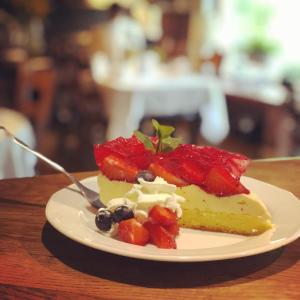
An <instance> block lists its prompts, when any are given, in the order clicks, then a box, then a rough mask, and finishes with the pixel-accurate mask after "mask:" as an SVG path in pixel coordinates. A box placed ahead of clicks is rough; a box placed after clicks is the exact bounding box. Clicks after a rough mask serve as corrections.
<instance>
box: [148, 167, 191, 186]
mask: <svg viewBox="0 0 300 300" xmlns="http://www.w3.org/2000/svg"><path fill="white" fill-rule="evenodd" d="M149 170H150V171H151V172H152V173H153V174H154V175H156V176H160V177H162V178H163V179H164V180H166V181H167V182H168V183H171V184H175V185H176V186H185V185H188V183H187V182H186V181H184V180H183V179H181V178H179V177H177V176H175V175H174V174H172V173H171V172H169V171H167V170H166V169H165V168H164V167H163V166H161V165H159V164H158V163H155V162H153V163H152V164H151V165H150V166H149Z"/></svg>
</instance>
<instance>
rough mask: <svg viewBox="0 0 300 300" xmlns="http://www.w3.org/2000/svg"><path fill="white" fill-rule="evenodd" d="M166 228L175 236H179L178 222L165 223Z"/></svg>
mask: <svg viewBox="0 0 300 300" xmlns="http://www.w3.org/2000/svg"><path fill="white" fill-rule="evenodd" d="M164 228H165V229H166V230H167V231H168V232H169V233H171V234H172V235H173V236H177V235H178V234H179V225H178V223H177V222H176V223H173V224H171V225H164Z"/></svg>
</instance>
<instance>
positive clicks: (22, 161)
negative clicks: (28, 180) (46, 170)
mask: <svg viewBox="0 0 300 300" xmlns="http://www.w3.org/2000/svg"><path fill="white" fill-rule="evenodd" d="M0 125H2V126H4V127H6V128H7V129H8V130H9V131H10V132H11V133H13V134H14V135H15V136H17V137H18V138H19V139H20V140H22V141H24V142H25V143H26V144H28V145H29V146H30V147H32V148H34V147H35V135H34V132H33V129H32V126H31V124H30V122H29V121H28V120H27V119H26V118H25V117H24V116H23V115H21V114H20V113H18V112H16V111H13V110H10V109H6V108H0ZM35 164H36V157H35V156H33V155H32V154H30V153H29V152H27V151H25V150H24V149H23V148H21V147H20V146H18V145H17V144H15V143H14V142H13V141H12V140H11V139H10V138H9V137H7V136H6V135H5V133H4V132H3V130H0V179H3V178H14V177H29V176H33V175H34V174H35V171H34V166H35Z"/></svg>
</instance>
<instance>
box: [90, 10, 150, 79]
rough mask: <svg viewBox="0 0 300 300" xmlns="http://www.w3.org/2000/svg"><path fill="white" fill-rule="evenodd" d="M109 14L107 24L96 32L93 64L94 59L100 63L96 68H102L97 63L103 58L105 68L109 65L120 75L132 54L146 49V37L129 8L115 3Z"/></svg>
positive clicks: (112, 71) (111, 71)
mask: <svg viewBox="0 0 300 300" xmlns="http://www.w3.org/2000/svg"><path fill="white" fill-rule="evenodd" d="M108 14H109V20H108V21H107V22H106V24H101V26H99V28H98V29H97V30H96V31H95V34H94V36H95V40H94V41H93V43H94V45H93V54H94V58H95V59H94V60H93V59H92V65H93V61H94V63H95V64H97V65H98V66H96V68H100V69H101V67H100V63H96V62H97V61H98V62H99V61H100V60H101V61H102V63H101V64H102V65H103V66H102V67H103V68H105V69H107V68H108V65H109V66H110V68H109V69H110V73H113V75H120V73H121V72H122V67H123V65H124V63H125V62H126V61H127V60H128V59H129V58H130V57H131V56H133V55H138V54H140V53H142V52H143V51H144V50H145V49H146V37H145V34H144V32H143V29H142V27H141V26H140V25H139V23H138V22H137V21H136V20H135V19H134V18H133V17H132V16H131V14H130V11H129V10H128V9H125V8H123V7H121V6H119V5H118V4H113V5H112V6H111V7H110V8H109V10H108ZM100 58H101V59H100ZM92 67H93V66H92ZM101 72H102V71H101ZM102 73H105V72H102Z"/></svg>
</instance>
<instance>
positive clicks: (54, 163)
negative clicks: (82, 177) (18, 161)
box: [0, 125, 83, 194]
mask: <svg viewBox="0 0 300 300" xmlns="http://www.w3.org/2000/svg"><path fill="white" fill-rule="evenodd" d="M0 129H2V130H4V132H5V133H6V134H7V135H8V136H9V137H11V138H12V139H13V141H14V142H15V143H16V144H18V145H19V146H21V147H22V148H24V149H26V150H27V151H29V152H31V153H32V154H34V155H35V156H37V157H38V158H40V159H41V160H43V161H44V162H46V163H47V164H49V165H50V166H51V167H52V168H53V169H55V170H57V171H59V172H62V173H63V174H65V175H66V176H67V177H68V178H69V179H70V180H71V181H72V182H73V183H74V184H76V186H77V187H78V188H79V190H80V192H81V193H82V194H83V191H82V188H81V186H80V184H78V181H77V180H76V179H75V177H74V176H73V175H71V174H70V173H68V172H67V171H66V170H65V169H64V168H63V167H62V166H61V165H59V164H57V163H56V162H54V161H52V160H51V159H49V158H48V157H46V156H44V155H43V154H41V153H39V152H37V151H35V150H32V149H31V148H30V147H29V146H28V145H27V144H26V143H24V142H23V141H21V140H19V139H18V138H17V137H15V136H14V135H13V134H12V133H11V132H9V131H8V130H7V129H6V128H5V127H4V126H1V125H0Z"/></svg>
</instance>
